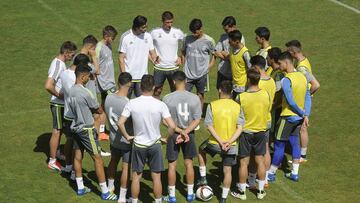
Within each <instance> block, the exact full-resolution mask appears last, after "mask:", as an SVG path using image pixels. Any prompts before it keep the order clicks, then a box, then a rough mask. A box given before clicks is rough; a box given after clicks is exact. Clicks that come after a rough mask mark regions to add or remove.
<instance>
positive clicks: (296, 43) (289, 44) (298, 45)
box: [285, 39, 301, 50]
mask: <svg viewBox="0 0 360 203" xmlns="http://www.w3.org/2000/svg"><path fill="white" fill-rule="evenodd" d="M285 46H286V47H296V48H298V49H300V50H301V43H300V42H299V40H296V39H294V40H291V41H288V42H287V43H286V44H285Z"/></svg>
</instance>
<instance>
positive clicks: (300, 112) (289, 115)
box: [268, 52, 311, 181]
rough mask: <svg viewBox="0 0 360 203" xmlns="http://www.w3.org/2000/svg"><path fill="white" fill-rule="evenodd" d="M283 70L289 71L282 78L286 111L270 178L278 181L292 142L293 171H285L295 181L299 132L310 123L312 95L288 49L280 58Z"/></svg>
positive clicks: (275, 146)
mask: <svg viewBox="0 0 360 203" xmlns="http://www.w3.org/2000/svg"><path fill="white" fill-rule="evenodd" d="M279 63H280V69H281V70H282V71H284V72H286V75H285V77H284V78H283V79H282V80H281V88H282V91H283V94H284V96H283V100H282V111H281V114H280V116H281V117H280V120H279V122H278V123H277V127H276V132H275V134H276V140H275V142H274V156H273V160H272V164H271V167H270V170H269V174H268V178H269V181H275V177H276V176H275V173H276V171H277V169H278V167H279V166H280V164H281V162H282V159H283V157H284V150H285V144H286V143H287V142H288V141H289V142H290V145H291V148H292V159H293V161H292V171H291V173H287V174H285V175H286V177H288V178H289V179H291V180H293V181H298V180H299V175H298V172H299V159H300V146H299V132H300V127H301V125H302V124H303V125H306V126H308V125H309V118H308V116H309V114H310V109H311V96H310V91H309V89H308V82H307V80H306V77H305V76H304V75H303V74H302V73H300V72H298V71H296V70H295V67H294V65H293V57H292V56H291V54H290V53H289V52H284V53H282V54H281V56H280V58H279Z"/></svg>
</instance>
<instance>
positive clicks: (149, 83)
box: [140, 74, 155, 92]
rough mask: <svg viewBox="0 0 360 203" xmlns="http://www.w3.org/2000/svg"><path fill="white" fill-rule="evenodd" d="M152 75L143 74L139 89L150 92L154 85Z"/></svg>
mask: <svg viewBox="0 0 360 203" xmlns="http://www.w3.org/2000/svg"><path fill="white" fill-rule="evenodd" d="M154 82H155V81H154V76H152V75H150V74H145V75H143V76H142V78H141V85H140V88H141V91H143V92H151V91H152V89H153V87H154Z"/></svg>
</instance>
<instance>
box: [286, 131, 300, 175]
mask: <svg viewBox="0 0 360 203" xmlns="http://www.w3.org/2000/svg"><path fill="white" fill-rule="evenodd" d="M300 125H301V124H298V126H295V130H294V131H293V132H291V135H290V136H289V142H290V145H291V149H292V159H293V160H292V170H291V173H288V174H285V176H286V177H288V178H289V179H291V180H293V181H299V175H298V173H299V166H300V163H299V162H300V144H299V133H300V128H301V126H300Z"/></svg>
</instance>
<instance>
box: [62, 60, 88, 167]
mask: <svg viewBox="0 0 360 203" xmlns="http://www.w3.org/2000/svg"><path fill="white" fill-rule="evenodd" d="M89 62H90V60H89V57H88V56H86V55H85V54H78V55H77V56H76V57H75V58H74V62H73V64H72V65H71V66H70V68H68V69H66V70H64V71H63V72H62V73H61V75H60V80H61V84H62V87H61V92H62V93H63V95H64V126H63V127H64V134H65V135H66V143H65V146H64V154H65V162H66V166H65V169H64V171H65V172H67V173H70V172H71V171H72V169H73V168H72V163H73V156H72V154H73V135H72V132H71V129H70V126H71V122H72V120H73V119H74V116H73V115H72V114H71V113H70V110H69V102H70V97H69V93H70V88H71V87H72V86H73V85H74V84H75V80H76V77H75V69H76V66H78V65H79V64H85V65H86V64H88V63H89Z"/></svg>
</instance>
